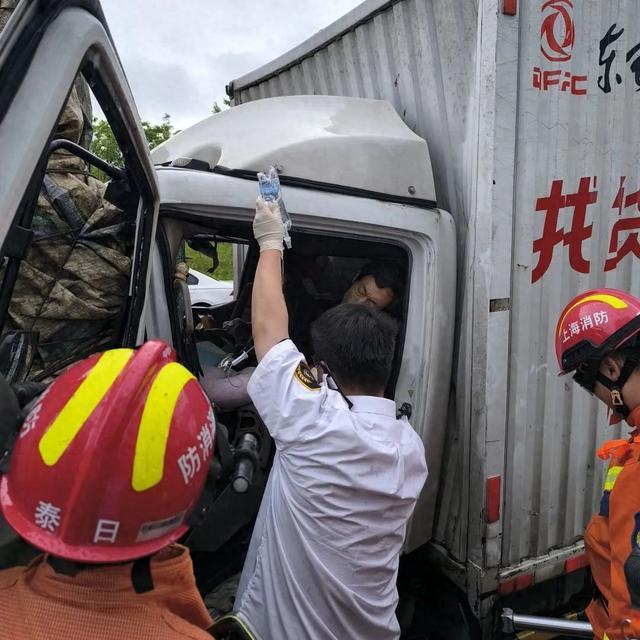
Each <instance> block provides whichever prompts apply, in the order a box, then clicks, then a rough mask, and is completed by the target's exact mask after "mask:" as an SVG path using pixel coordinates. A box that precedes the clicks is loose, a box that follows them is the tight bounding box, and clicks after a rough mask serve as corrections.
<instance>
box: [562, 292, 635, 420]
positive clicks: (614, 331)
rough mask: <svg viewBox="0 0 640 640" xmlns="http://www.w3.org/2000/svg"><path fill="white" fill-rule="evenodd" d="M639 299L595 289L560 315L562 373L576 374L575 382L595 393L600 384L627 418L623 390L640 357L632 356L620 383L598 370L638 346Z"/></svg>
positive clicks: (581, 296)
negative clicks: (609, 359)
mask: <svg viewBox="0 0 640 640" xmlns="http://www.w3.org/2000/svg"><path fill="white" fill-rule="evenodd" d="M639 332H640V299H638V298H636V297H635V296H632V295H630V294H628V293H625V292H624V291H620V290H618V289H594V290H591V291H585V292H584V293H581V294H580V295H578V296H576V297H575V298H574V299H573V300H571V302H569V304H568V305H567V306H566V307H565V309H564V310H563V312H562V313H561V314H560V318H559V320H558V324H557V326H556V338H555V343H556V356H557V358H558V364H559V366H560V370H561V373H563V374H564V373H570V372H572V371H575V375H574V379H575V380H576V382H578V383H579V384H580V385H582V386H583V387H584V388H586V389H587V390H588V391H590V392H593V391H594V388H595V384H596V382H600V383H601V384H602V385H604V386H605V387H606V388H607V389H609V391H610V392H611V399H612V404H613V406H614V407H615V409H616V411H617V412H618V413H620V414H621V415H623V416H624V417H625V418H626V417H628V415H629V413H630V409H629V408H628V407H627V406H626V404H625V403H624V400H623V398H622V387H623V386H624V385H625V383H626V382H627V380H628V379H629V376H630V375H631V373H632V372H633V370H634V369H635V368H636V367H637V366H638V363H639V357H638V355H637V354H634V353H629V354H627V355H626V357H625V362H624V366H623V367H622V371H621V373H620V376H619V377H618V379H617V380H611V379H609V378H608V377H606V376H605V375H604V374H603V373H601V372H600V371H599V368H600V363H601V361H602V359H603V358H604V357H605V356H607V355H608V354H610V353H612V352H614V351H619V350H621V349H625V350H626V349H630V348H632V347H636V346H637V345H638V333H639Z"/></svg>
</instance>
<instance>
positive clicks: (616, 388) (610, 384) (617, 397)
mask: <svg viewBox="0 0 640 640" xmlns="http://www.w3.org/2000/svg"><path fill="white" fill-rule="evenodd" d="M638 362H639V360H638V358H637V357H635V356H630V357H629V358H627V359H626V361H625V363H624V365H623V366H622V371H620V377H619V378H618V379H617V380H615V381H614V380H611V379H610V378H607V376H605V375H604V374H603V373H598V375H597V376H596V380H597V381H598V382H599V383H600V384H601V385H603V386H604V387H606V388H607V389H609V392H610V393H611V404H612V405H613V408H614V410H615V411H616V412H617V413H619V414H620V415H621V416H622V417H623V418H624V419H625V420H628V418H629V415H630V414H631V412H632V411H633V410H632V409H629V407H628V406H627V404H626V403H625V401H624V398H623V397H622V388H623V387H624V385H625V384H626V383H627V380H628V379H629V377H630V376H631V374H632V373H633V371H634V369H635V368H636V367H637V366H638ZM636 408H637V407H634V408H633V409H636Z"/></svg>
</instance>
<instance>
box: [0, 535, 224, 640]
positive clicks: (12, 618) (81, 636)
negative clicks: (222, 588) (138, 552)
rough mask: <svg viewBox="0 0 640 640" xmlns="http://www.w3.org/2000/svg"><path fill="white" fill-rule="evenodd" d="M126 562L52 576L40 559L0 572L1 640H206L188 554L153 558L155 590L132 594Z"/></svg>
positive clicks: (205, 617) (172, 551)
mask: <svg viewBox="0 0 640 640" xmlns="http://www.w3.org/2000/svg"><path fill="white" fill-rule="evenodd" d="M131 569H132V564H131V563H129V564H123V565H117V566H107V567H104V566H103V567H96V568H93V569H87V570H83V571H80V572H79V573H77V574H76V575H75V576H68V575H64V574H61V573H56V572H55V571H54V569H53V568H52V567H51V566H50V565H49V564H48V563H47V562H46V560H45V557H44V556H40V557H39V558H37V559H36V560H35V561H34V562H32V563H31V565H29V566H28V567H16V568H13V569H6V570H4V571H0V637H2V638H7V639H8V638H11V640H41V639H42V640H44V639H45V638H46V639H47V640H86V639H87V638H92V639H94V638H95V639H99V640H122V639H123V638H153V639H154V640H177V639H183V638H190V639H193V640H211V639H212V636H211V635H209V634H208V633H207V632H206V631H205V629H207V628H208V627H209V626H210V625H211V624H212V622H211V618H210V617H209V614H208V613H207V610H206V608H205V606H204V603H203V601H202V598H201V597H200V594H199V593H198V591H197V589H196V585H195V580H194V577H193V567H192V564H191V558H190V556H189V552H188V550H187V549H185V548H184V547H181V546H178V545H173V546H171V547H169V548H167V549H165V550H164V551H161V552H160V553H158V554H157V555H155V556H154V557H153V558H152V560H151V576H152V579H153V587H154V588H153V589H152V590H151V591H148V592H146V593H143V594H138V593H136V592H135V590H134V588H133V584H132V582H131Z"/></svg>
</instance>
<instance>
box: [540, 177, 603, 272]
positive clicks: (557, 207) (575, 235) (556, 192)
mask: <svg viewBox="0 0 640 640" xmlns="http://www.w3.org/2000/svg"><path fill="white" fill-rule="evenodd" d="M591 180H593V188H594V190H593V191H592V190H591ZM596 182H597V179H596V178H595V177H593V178H590V177H587V178H580V184H579V186H578V190H577V191H576V192H575V193H569V194H567V195H563V193H562V191H563V189H562V187H563V181H562V180H554V181H553V182H552V183H551V191H550V193H549V195H548V196H544V197H542V198H538V200H537V202H536V211H540V212H542V213H544V215H545V218H544V225H543V228H542V236H541V237H540V238H538V239H537V240H534V241H533V252H534V253H537V254H538V264H537V265H536V267H535V268H534V270H533V272H532V273H531V282H537V281H538V280H540V278H542V276H543V275H544V274H545V273H546V272H547V269H548V268H549V265H551V260H552V258H553V250H554V249H555V247H556V246H557V245H559V244H562V245H564V246H565V247H569V264H570V265H571V268H572V269H573V270H574V271H578V272H579V273H589V261H588V260H585V258H584V257H583V256H582V243H583V242H584V241H585V240H587V239H588V238H590V237H591V236H592V234H593V225H591V224H590V225H586V224H585V222H586V218H587V207H588V206H589V205H590V204H593V203H595V202H596V201H597V200H598V192H597V191H596V190H595V189H596V186H597V185H596ZM565 208H567V209H572V210H573V212H572V218H571V227H570V229H569V230H568V231H565V228H564V227H561V228H560V229H558V218H559V216H560V211H561V210H562V209H565Z"/></svg>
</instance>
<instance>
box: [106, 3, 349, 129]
mask: <svg viewBox="0 0 640 640" xmlns="http://www.w3.org/2000/svg"><path fill="white" fill-rule="evenodd" d="M360 2H361V0H321V1H318V0H263V1H259V0H258V1H256V0H180V1H179V2H176V0H135V1H132V0H102V7H103V9H104V12H105V14H106V17H107V22H108V23H109V26H110V28H111V33H112V35H113V39H114V40H115V43H116V47H117V49H118V52H119V53H120V58H121V59H122V64H123V65H124V70H125V72H126V74H127V77H128V78H129V83H130V85H131V90H132V91H133V96H134V98H135V100H136V104H137V105H138V110H139V112H140V115H141V117H142V119H143V120H149V121H151V122H159V121H160V119H161V118H162V115H163V114H164V113H169V114H171V119H172V122H173V123H174V125H175V126H176V128H178V129H183V128H185V127H187V126H189V125H190V124H193V123H194V122H197V121H198V120H201V119H202V118H204V117H206V116H208V115H210V112H211V106H212V105H213V103H214V101H218V102H219V103H221V102H222V99H223V98H224V97H225V85H226V84H227V83H228V82H229V81H230V80H233V79H234V78H237V77H239V76H241V75H244V74H245V73H247V72H249V71H252V70H254V69H256V68H257V67H259V66H262V65H263V64H265V63H266V62H269V61H270V60H272V59H273V58H275V57H277V56H279V55H281V54H283V53H285V52H286V51H288V50H289V49H291V48H292V47H294V46H295V45H297V44H299V43H301V42H302V41H304V40H306V39H307V38H308V37H309V36H311V35H313V34H314V33H316V32H317V31H319V30H320V29H322V28H324V27H326V26H328V25H329V24H331V23H332V22H333V21H334V20H337V19H338V18H340V17H341V16H342V15H344V14H345V13H347V12H348V11H350V10H351V9H353V8H354V7H355V6H357V5H358V4H360Z"/></svg>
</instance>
